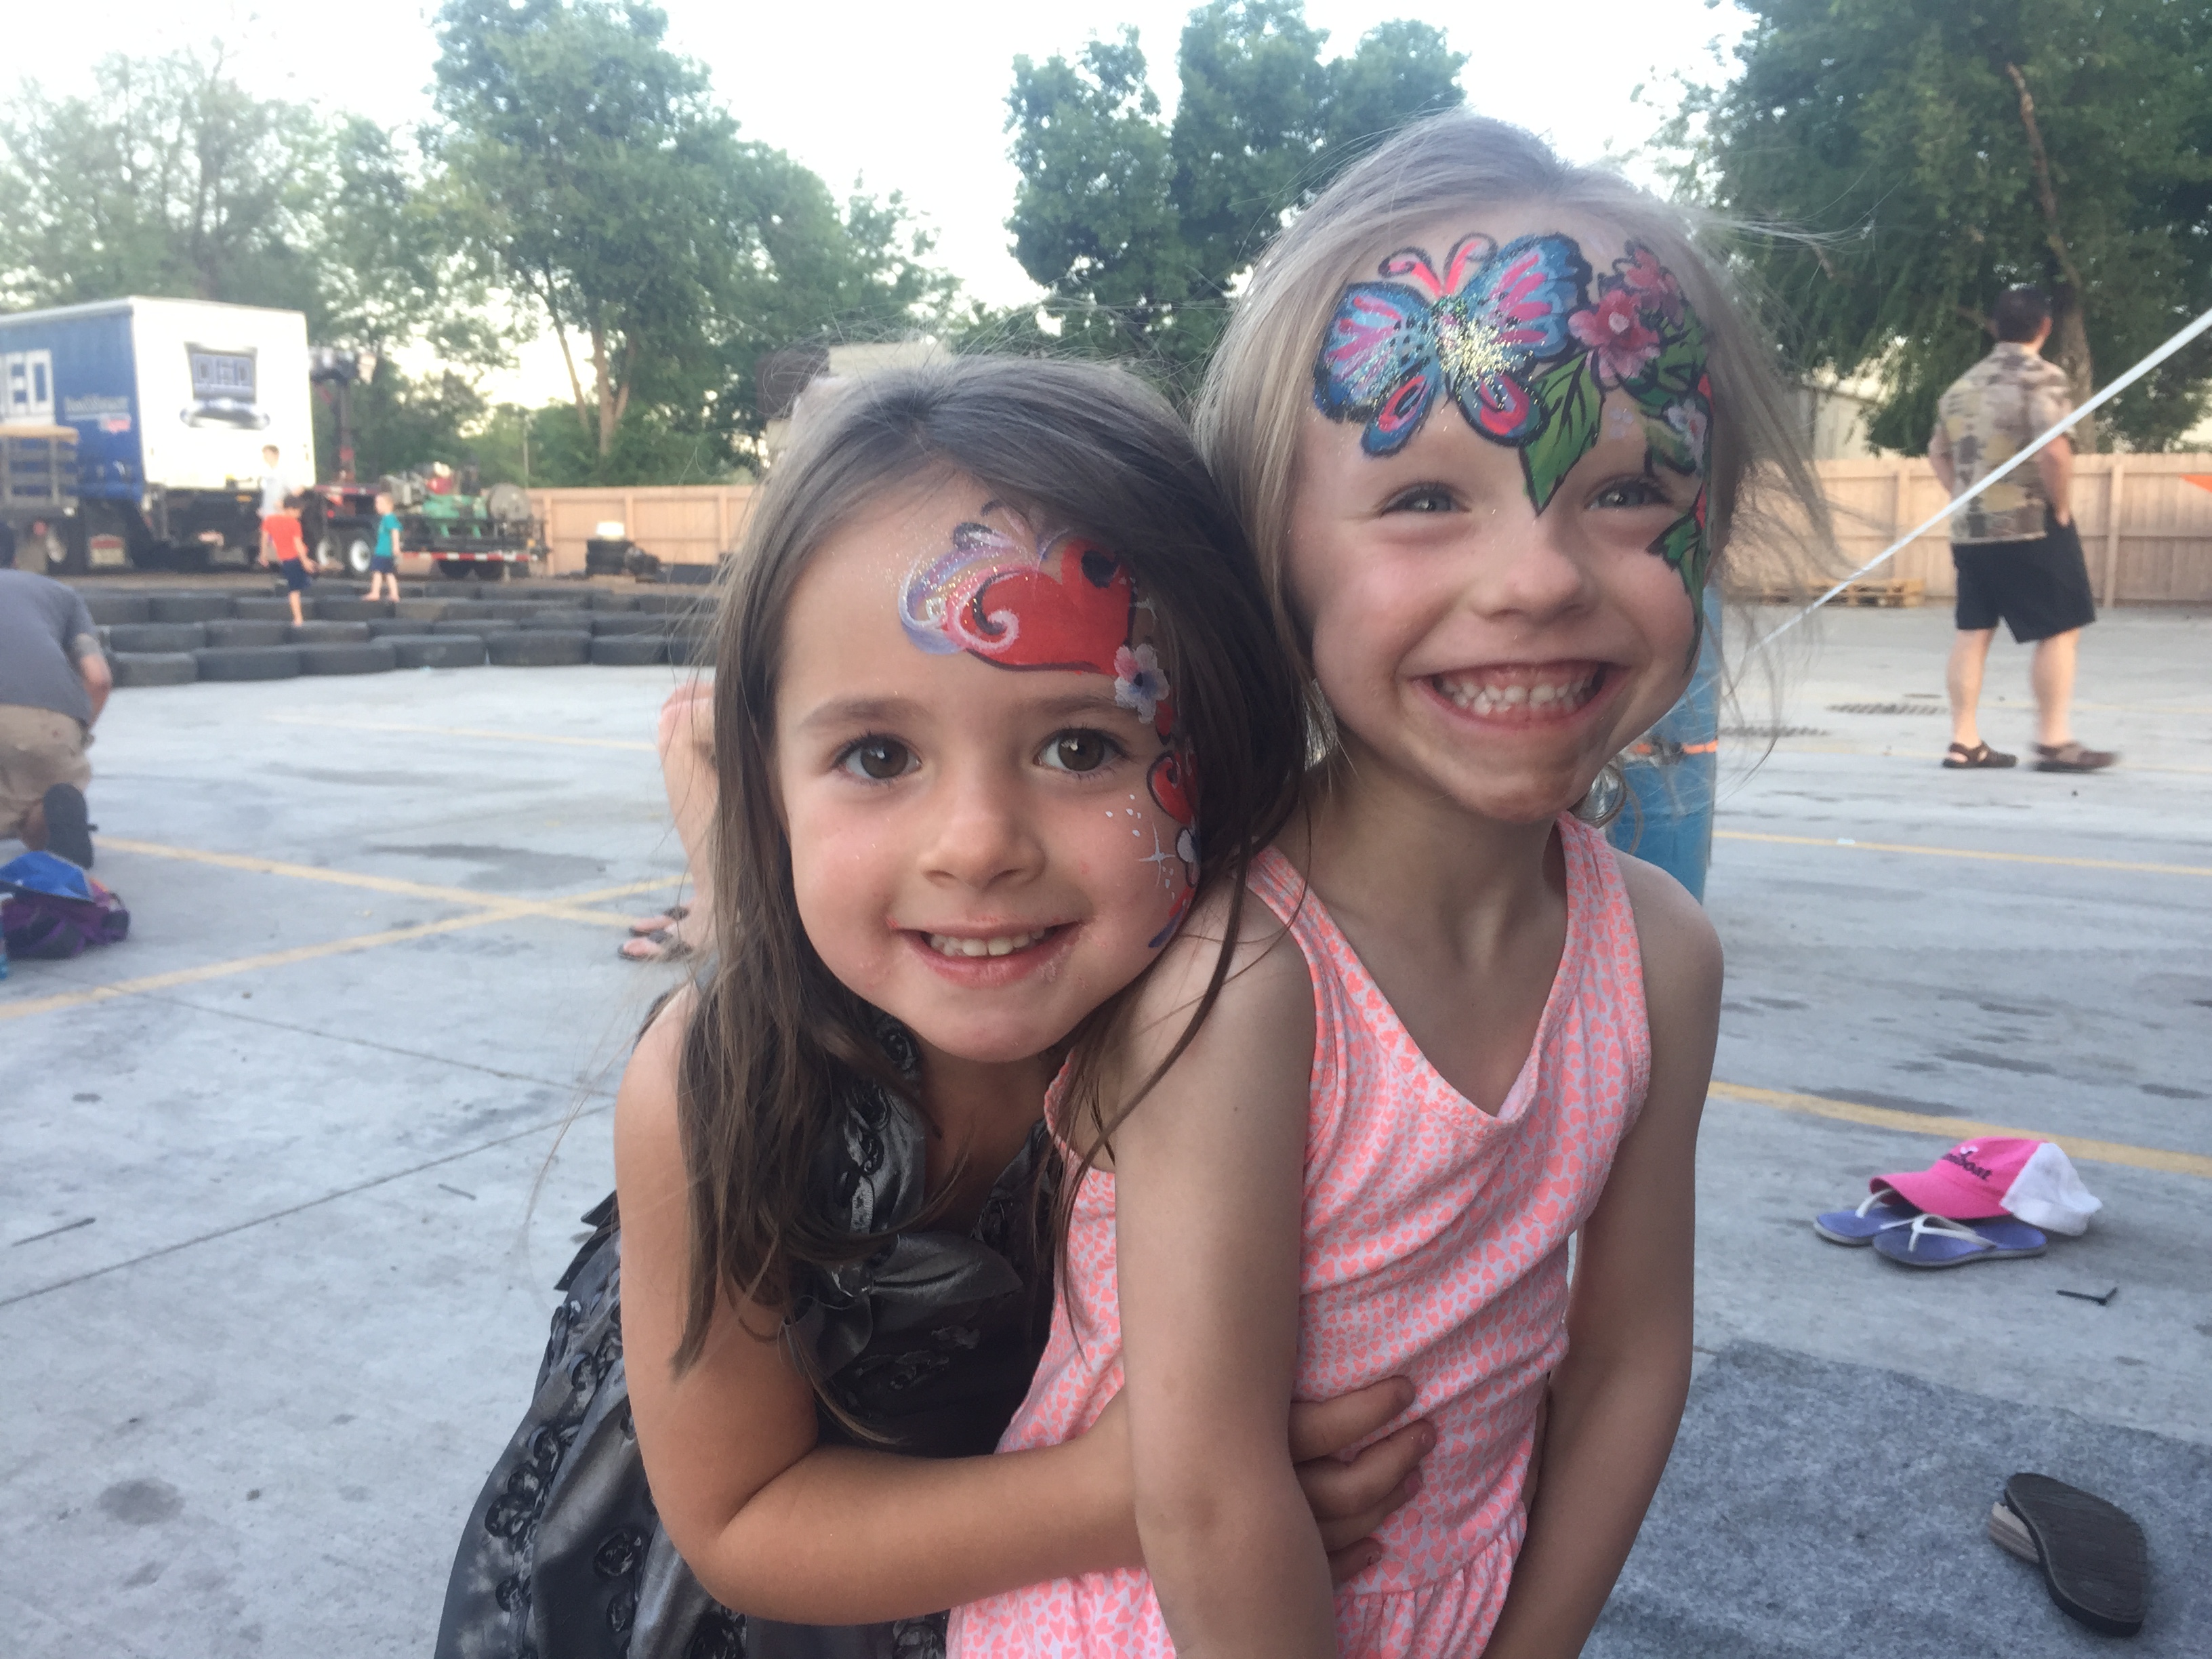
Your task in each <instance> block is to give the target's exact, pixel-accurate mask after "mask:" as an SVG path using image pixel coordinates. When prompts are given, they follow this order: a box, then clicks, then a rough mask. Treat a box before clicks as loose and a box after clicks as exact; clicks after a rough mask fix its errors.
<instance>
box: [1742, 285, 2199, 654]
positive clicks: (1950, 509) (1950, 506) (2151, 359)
mask: <svg viewBox="0 0 2212 1659" xmlns="http://www.w3.org/2000/svg"><path fill="white" fill-rule="evenodd" d="M2207 329H2212V311H2208V312H2206V313H2204V314H2203V316H2202V317H2199V318H2198V319H2197V320H2196V321H2195V322H2193V323H2191V324H2190V325H2188V326H2187V327H2186V328H2184V329H2183V330H2182V331H2180V332H2179V334H2176V335H2175V336H2174V337H2172V339H2170V340H2168V341H2167V342H2166V343H2165V344H2164V345H2162V346H2160V347H2159V349H2157V350H2155V351H2154V352H2152V353H2151V354H2150V356H2148V357H2146V358H2144V359H2143V360H2142V362H2139V363H2137V364H2136V366H2135V367H2134V368H2131V369H2130V370H2129V371H2128V372H2127V373H2126V374H2123V375H2121V376H2120V378H2119V379H2118V380H2115V381H2113V382H2112V385H2110V386H2106V388H2105V389H2104V390H2103V391H2102V392H2099V393H2098V394H2097V395H2096V396H2095V397H2093V398H2090V399H2089V401H2088V402H2087V403H2086V404H2082V405H2081V408H2079V409H2077V410H2075V411H2074V412H2073V413H2072V414H2070V415H2069V416H2067V417H2066V418H2065V419H2064V420H2063V421H2061V422H2058V424H2057V425H2056V426H2054V427H2052V428H2051V429H2050V430H2049V431H2048V432H2046V433H2045V434H2044V435H2042V436H2041V437H2039V438H2038V439H2037V440H2036V441H2034V442H2033V443H2032V444H2030V445H2028V447H2027V448H2025V449H2023V450H2021V452H2020V453H2018V454H2017V455H2015V456H2014V457H2013V458H2012V459H2010V460H2008V461H2007V462H2006V463H2005V464H2004V465H2002V466H2001V467H1999V468H1997V469H1996V471H1994V472H1991V473H1990V474H1989V475H1988V476H1987V477H1984V478H1983V479H1982V480H1981V481H1980V482H1979V483H1976V484H1975V485H1974V486H1973V488H1972V489H1967V490H1964V491H1962V492H1961V493H1960V495H1957V496H1956V497H1954V499H1953V500H1951V501H1946V502H1945V503H1944V504H1943V505H1942V507H1938V508H1936V511H1935V512H1934V513H1930V514H1929V516H1928V517H1927V518H1925V519H1923V520H1921V521H1920V522H1919V523H1918V524H1917V525H1915V526H1913V527H1912V528H1911V529H1910V530H1908V531H1906V532H1905V534H1903V535H1902V536H1899V538H1897V539H1896V540H1895V541H1893V542H1892V543H1891V544H1889V545H1888V546H1887V547H1886V548H1884V549H1882V550H1881V552H1880V553H1878V554H1876V555H1875V556H1874V557H1873V558H1871V559H1869V560H1868V561H1867V562H1865V563H1864V564H1863V565H1861V566H1860V567H1859V568H1857V569H1856V570H1854V571H1852V572H1851V574H1850V575H1848V576H1846V577H1844V579H1843V580H1841V581H1839V582H1838V583H1837V584H1836V585H1835V586H1833V587H1832V588H1830V589H1829V590H1828V591H1827V592H1825V593H1823V594H1821V595H1820V598H1819V599H1815V600H1814V601H1813V603H1812V604H1810V605H1807V606H1806V607H1805V608H1804V609H1803V610H1802V611H1799V612H1798V613H1797V614H1796V616H1794V617H1790V620H1789V621H1787V622H1785V623H1783V624H1782V626H1781V627H1779V628H1778V629H1775V630H1774V631H1773V632H1772V633H1771V634H1769V635H1767V636H1766V637H1765V639H1763V640H1761V641H1759V643H1758V644H1757V645H1754V646H1753V647H1752V650H1753V652H1754V653H1756V652H1759V651H1764V650H1765V648H1766V647H1768V646H1770V645H1771V644H1773V643H1774V641H1777V640H1778V639H1780V638H1781V637H1782V636H1783V635H1784V634H1787V633H1788V632H1789V631H1790V629H1793V628H1795V627H1796V626H1797V624H1798V623H1801V622H1803V621H1804V620H1805V618H1806V617H1809V616H1811V615H1812V614H1813V613H1814V611H1818V610H1819V609H1820V607H1821V606H1822V605H1826V604H1827V602H1828V601H1829V600H1830V599H1834V598H1835V597H1836V595H1837V594H1838V593H1840V592H1843V591H1844V589H1845V588H1847V587H1849V586H1850V585H1851V584H1852V583H1853V582H1855V581H1857V580H1858V579H1859V578H1860V577H1862V576H1863V575H1865V574H1867V572H1868V571H1869V570H1873V569H1875V568H1877V567H1879V566H1881V565H1883V564H1887V562H1889V561H1890V560H1892V559H1893V558H1895V557H1896V556H1898V555H1899V553H1902V552H1903V551H1904V550H1905V549H1906V548H1907V547H1909V546H1911V544H1913V543H1914V542H1916V541H1917V540H1919V539H1920V538H1921V537H1923V536H1924V535H1926V534H1927V533H1928V532H1929V531H1931V530H1933V529H1934V528H1935V527H1936V526H1937V525H1939V524H1941V523H1942V522H1943V520H1946V519H1948V518H1949V517H1950V516H1951V514H1952V513H1954V512H1956V511H1957V510H1958V509H1959V508H1960V507H1964V506H1965V505H1966V503H1967V502H1968V501H1972V500H1973V499H1974V497H1975V496H1977V495H1980V494H1981V493H1982V492H1983V491H1984V489H1988V488H1989V487H1990V485H1991V484H1993V483H1996V482H1997V480H1999V479H2000V478H2002V477H2004V476H2005V475H2006V474H2007V473H2008V472H2010V471H2012V470H2013V469H2014V468H2015V467H2018V466H2021V465H2025V464H2026V463H2027V461H2028V460H2029V459H2031V458H2032V457H2033V456H2034V455H2035V454H2036V453H2038V452H2039V451H2040V450H2042V449H2043V448H2044V447H2045V446H2046V445H2048V444H2049V443H2050V442H2051V441H2052V440H2053V439H2054V438H2060V437H2063V436H2064V435H2066V434H2067V433H2068V432H2069V431H2070V430H2072V429H2073V426H2074V423H2075V422H2076V421H2080V420H2083V419H2086V418H2087V416H2089V415H2090V414H2092V413H2093V411H2095V410H2098V409H2100V408H2102V407H2103V406H2104V405H2105V404H2108V403H2110V402H2111V401H2112V399H2113V398H2117V397H2118V396H2119V395H2120V393H2122V392H2125V391H2126V390H2127V389H2128V388H2129V387H2130V386H2133V385H2134V384H2135V383H2136V381H2137V380H2141V379H2142V377H2143V376H2144V375H2146V374H2149V373H2150V372H2151V370H2153V369H2154V368H2157V367H2158V366H2159V365H2160V363H2162V362H2165V361H2166V359H2167V358H2168V357H2171V356H2173V354H2174V353H2175V352H2177V351H2179V350H2180V349H2181V348H2182V347H2184V346H2185V345H2187V344H2188V343H2190V342H2191V340H2193V339H2195V338H2196V337H2197V336H2198V335H2200V334H2202V333H2203V332H2204V331H2205V330H2207Z"/></svg>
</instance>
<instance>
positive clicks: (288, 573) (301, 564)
mask: <svg viewBox="0 0 2212 1659" xmlns="http://www.w3.org/2000/svg"><path fill="white" fill-rule="evenodd" d="M2021 545H2022V546H2026V545H2027V544H2026V543H2024V542H2023V543H2022V544H2021ZM276 568H277V570H278V572H279V573H280V574H282V575H283V578H284V586H285V587H286V588H287V589H288V590H289V592H294V593H304V592H307V589H308V586H310V585H311V584H312V582H313V577H311V576H309V575H308V574H307V561H306V560H305V559H281V560H279V561H278V562H277V564H276ZM1960 626H1961V627H1964V626H1965V624H1964V623H1960Z"/></svg>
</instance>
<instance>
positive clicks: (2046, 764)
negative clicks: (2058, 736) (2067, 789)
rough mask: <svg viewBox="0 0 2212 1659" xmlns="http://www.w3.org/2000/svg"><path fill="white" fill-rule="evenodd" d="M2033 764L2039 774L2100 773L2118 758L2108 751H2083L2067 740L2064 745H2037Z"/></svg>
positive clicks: (2076, 744)
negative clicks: (2036, 758) (2036, 760)
mask: <svg viewBox="0 0 2212 1659" xmlns="http://www.w3.org/2000/svg"><path fill="white" fill-rule="evenodd" d="M2035 752H2036V753H2037V754H2039V755H2040V756H2042V757H2043V758H2042V759H2041V760H2039V761H2038V762H2036V763H2035V769H2036V770H2037V771H2039V772H2101V771H2103V770H2104V769H2106V767H2108V766H2110V765H2111V764H2112V763H2113V762H2114V761H2116V760H2118V759H2119V757H2118V755H2117V754H2115V753H2113V752H2112V750H2109V749H2084V748H2083V747H2082V746H2081V744H2078V743H2076V742H2075V741H2074V740H2073V739H2072V738H2068V739H2067V740H2066V741H2065V742H2064V743H2057V744H2052V743H2039V744H2036V745H2035Z"/></svg>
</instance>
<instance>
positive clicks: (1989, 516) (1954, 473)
mask: <svg viewBox="0 0 2212 1659" xmlns="http://www.w3.org/2000/svg"><path fill="white" fill-rule="evenodd" d="M1990 327H1991V329H1992V330H1993V331H1995V332H1996V337H1997V343H1996V349H1994V350H1992V351H1991V352H1990V355H1989V356H1986V357H1984V358H1983V359H1982V361H1981V362H1978V363H1976V364H1975V365H1974V366H1973V367H1972V368H1970V369H1968V370H1967V371H1966V373H1965V374H1962V375H1960V377H1959V379H1958V380H1956V381H1954V383H1953V384H1952V386H1951V388H1950V390H1949V391H1948V392H1945V393H1944V394H1943V396H1942V398H1941V399H1939V400H1938V401H1937V403H1936V430H1935V433H1934V435H1932V436H1931V437H1930V438H1929V441H1928V459H1929V462H1930V463H1931V464H1932V465H1934V466H1935V469H1936V478H1937V480H1938V481H1939V482H1940V483H1942V486H1943V488H1944V490H1945V491H1946V492H1947V493H1948V494H1949V495H1954V496H1955V495H1958V493H1959V492H1960V490H1962V489H1971V488H1972V486H1973V485H1974V484H1976V483H1978V482H1979V481H1980V480H1981V479H1982V478H1983V477H1984V476H1985V475H1986V474H1988V473H1989V472H1990V471H1994V470H1995V469H1996V468H1997V467H1999V466H2001V465H2003V464H2004V463H2005V462H2006V461H2008V460H2009V459H2012V458H2013V457H2014V456H2015V455H2017V454H2018V453H2020V452H2021V450H2023V449H2025V448H2026V447H2027V446H2028V445H2029V444H2030V443H2031V442H2033V441H2034V440H2035V439H2036V437H2037V436H2039V435H2040V434H2042V433H2043V432H2045V431H2046V430H2048V429H2049V428H2051V426H2052V425H2053V424H2054V423H2055V422H2058V421H2061V420H2063V419H2064V418H2065V416H2067V415H2068V413H2069V412H2070V411H2071V410H2072V409H2073V407H2074V401H2073V398H2072V396H2071V394H2070V393H2069V389H2068V386H2067V383H2066V374H2065V371H2064V370H2063V369H2061V368H2059V367H2058V366H2057V364H2056V363H2047V362H2044V360H2043V356H2042V352H2043V344H2044V342H2045V341H2046V340H2048V339H2049V338H2050V337H2051V302H2050V301H2049V300H2048V299H2046V298H2045V295H2044V293H2043V290H2042V289H2035V288H2014V289H2006V290H2005V292H2004V293H2003V294H2002V295H1999V296H1998V298H1997V302H1996V306H1995V307H1993V308H1992V310H1991V313H1990ZM2073 481H2074V447H2073V445H2072V444H2071V443H2070V442H2069V441H2068V440H2066V439H2065V438H2063V437H2062V438H2057V439H2054V440H2053V441H2051V443H2050V444H2049V445H2048V446H2046V447H2045V448H2043V449H2041V450H2039V451H2038V452H2037V453H2036V456H2035V459H2034V462H2033V465H2029V466H2023V467H2021V469H2020V470H2019V471H2015V472H2012V473H2010V474H2008V475H2007V476H2006V477H2004V478H2002V479H2001V480H2000V481H1999V482H1997V483H1995V484H1992V485H1991V486H1990V488H1989V489H1985V490H1984V491H1983V492H1982V493H1981V494H1980V495H1978V496H1976V497H1975V498H1974V499H1973V500H1972V501H1969V502H1967V503H1966V505H1965V506H1964V507H1960V509H1959V510H1958V511H1957V512H1956V513H1953V514H1952V516H1951V562H1952V564H1953V565H1954V567H1955V568H1956V569H1957V571H1958V573H1959V599H1958V611H1957V621H1958V629H1959V631H1958V634H1957V636H1956V637H1955V638H1954V641H1953V642H1952V646H1951V663H1950V669H1949V671H1948V674H1947V675H1946V677H1945V678H1946V681H1947V684H1948V685H1949V687H1950V692H1951V749H1950V752H1949V753H1948V754H1947V755H1946V756H1944V757H1943V764H1944V765H1945V766H1947V767H1951V768H1954V769H1960V768H1978V767H1992V766H2010V765H2012V764H2013V763H2015V760H2016V759H2017V758H2018V757H2015V756H2012V755H2007V754H2002V753H2000V752H1999V751H1998V750H1994V749H1992V748H1990V746H1989V744H1986V743H1984V742H1983V741H1982V739H1981V734H1980V732H1979V731H1978V728H1977V726H1976V720H1975V716H1976V711H1977V709H1978V707H1979V705H1980V702H1981V697H1982V671H1983V669H1984V666H1985V665H1986V664H1987V663H1988V661H1989V655H1990V640H1992V639H1993V638H1995V637H1996V627H1997V623H1998V622H1999V621H2002V622H2003V623H2005V625H2006V626H2007V627H2008V628H2009V629H2011V630H2012V636H2013V638H2014V640H2015V641H2017V642H2019V643H2020V644H2021V645H2029V644H2033V646H2034V647H2035V656H2034V659H2033V663H2032V664H2031V665H2030V668H2029V680H2030V683H2031V684H2033V686H2034V688H2035V708H2036V722H2037V727H2038V729H2037V732H2036V745H2035V749H2036V754H2037V756H2038V757H2039V758H2038V759H2037V761H2036V769H2037V770H2038V771H2041V772H2094V771H2096V770H2098V769H2100V768H2103V767H2106V766H2110V765H2111V764H2112V761H2113V759H2114V758H2115V757H2113V756H2112V755H2111V754H2108V753H2106V752H2105V751H2103V750H2095V749H2085V748H2083V747H2082V746H2081V744H2079V743H2077V742H2076V741H2075V738H2074V731H2073V725H2072V707H2073V700H2074V664H2075V650H2076V647H2078V646H2079V644H2080V642H2081V630H2082V629H2084V628H2086V627H2087V626H2088V625H2089V624H2090V623H2093V622H2094V621H2095V620H2096V619H2097V606H2096V602H2095V600H2094V599H2093V598H2092V596H2091V594H2090V592H2089V568H2088V565H2087V562H2086V561H2084V559H2083V558H2082V556H2081V536H2080V534H2079V533H2078V532H2076V531H2075V526H2074V511H2073V507H2072V504H2071V501H2070V500H2069V495H2070V491H2071V489H2072V485H2073Z"/></svg>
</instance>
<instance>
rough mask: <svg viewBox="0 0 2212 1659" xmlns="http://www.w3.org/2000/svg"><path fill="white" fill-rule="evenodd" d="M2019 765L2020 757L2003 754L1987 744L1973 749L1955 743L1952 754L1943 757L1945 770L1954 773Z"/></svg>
mask: <svg viewBox="0 0 2212 1659" xmlns="http://www.w3.org/2000/svg"><path fill="white" fill-rule="evenodd" d="M2019 763H2020V757H2019V756H2017V755H2007V754H2004V753H2002V752H2001V751H1999V750H1995V749H1992V748H1990V746H1989V744H1985V743H1978V744H1975V745H1974V746H1973V747H1972V749H1969V748H1967V747H1966V744H1963V743H1954V744H1952V745H1951V751H1950V753H1948V754H1947V755H1945V756H1944V757H1943V764H1944V766H1945V768H1946V769H1948V770H1950V771H1954V772H1960V771H1971V770H1978V769H1981V768H1983V767H1999V766H2016V765H2018V764H2019Z"/></svg>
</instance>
